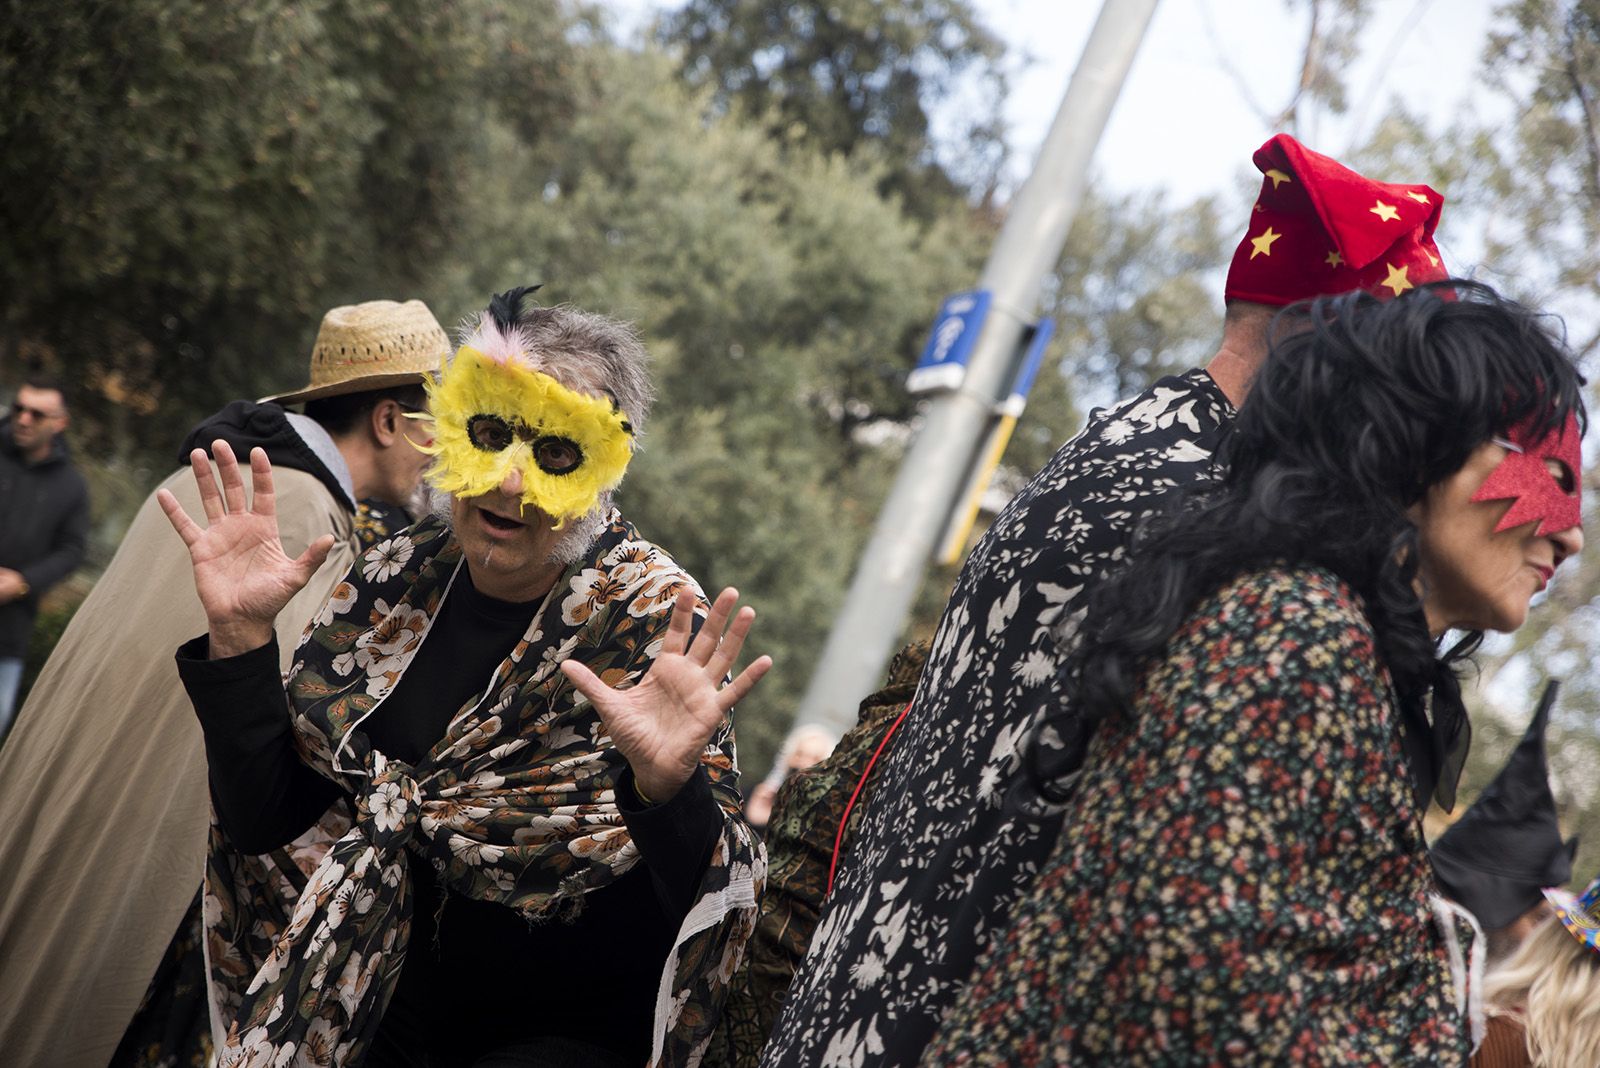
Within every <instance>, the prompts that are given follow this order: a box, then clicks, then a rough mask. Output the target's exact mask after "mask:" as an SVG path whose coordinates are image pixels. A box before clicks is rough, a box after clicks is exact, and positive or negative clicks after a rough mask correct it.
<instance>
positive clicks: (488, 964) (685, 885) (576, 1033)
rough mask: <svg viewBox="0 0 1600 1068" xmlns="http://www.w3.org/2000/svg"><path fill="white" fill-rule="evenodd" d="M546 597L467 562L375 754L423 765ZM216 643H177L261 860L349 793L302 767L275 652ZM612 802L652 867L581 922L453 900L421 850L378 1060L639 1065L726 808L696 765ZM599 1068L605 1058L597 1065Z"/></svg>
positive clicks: (378, 719) (234, 807)
mask: <svg viewBox="0 0 1600 1068" xmlns="http://www.w3.org/2000/svg"><path fill="white" fill-rule="evenodd" d="M538 608H539V603H538V602H530V603H524V604H514V603H510V602H505V601H498V600H495V599H493V598H490V597H486V596H485V595H483V594H482V593H480V592H479V591H478V590H477V589H475V588H474V587H473V586H472V583H471V580H470V578H469V577H468V575H467V572H466V569H464V568H463V569H462V572H461V575H460V577H459V578H458V579H457V580H456V584H455V586H454V588H452V589H451V591H450V594H449V596H447V597H446V598H445V600H444V603H443V605H442V606H441V608H440V612H439V615H438V617H437V618H436V619H435V621H434V623H433V626H432V628H431V629H430V630H429V632H428V635H427V637H426V639H425V640H424V642H423V644H422V647H421V649H419V650H418V651H417V653H416V655H415V656H414V658H413V659H412V661H411V664H410V665H409V666H408V668H407V670H406V672H405V674H404V675H403V676H402V677H401V679H400V681H399V683H398V684H397V685H396V687H395V689H394V690H393V692H392V693H391V694H390V695H389V697H388V698H387V699H386V700H384V701H383V702H382V703H381V704H380V705H379V706H378V707H377V708H376V709H375V710H373V712H372V713H371V714H370V715H369V716H368V717H367V718H366V719H365V720H364V721H363V722H362V724H361V725H360V728H359V729H360V730H361V731H362V732H363V733H365V734H366V735H367V737H368V739H369V740H370V741H371V743H372V745H373V747H374V748H375V749H377V750H379V751H380V752H382V753H384V754H385V755H386V756H389V757H391V758H393V759H395V760H401V761H405V762H406V763H415V762H417V761H419V760H420V759H421V758H422V757H423V756H424V755H425V754H426V752H427V750H428V749H430V748H432V746H433V745H434V743H436V742H437V741H438V740H439V739H441V738H443V737H444V734H445V731H446V729H447V728H448V726H449V724H450V722H451V720H453V719H454V718H455V716H456V714H457V713H458V712H459V711H460V710H461V709H462V708H463V707H464V706H465V705H466V704H467V702H468V701H470V700H472V698H473V697H474V696H475V695H477V696H479V697H481V696H482V695H483V694H484V693H485V692H486V691H487V690H488V688H489V683H490V680H491V678H492V676H493V673H494V671H495V669H496V667H498V666H499V664H500V663H501V661H503V660H504V659H505V657H506V656H507V655H509V653H510V651H511V649H512V648H513V646H515V644H516V643H517V641H519V640H520V639H521V637H522V635H523V633H524V632H525V631H526V630H527V628H528V625H529V623H530V622H531V621H532V619H533V616H534V614H535V612H536V611H537V610H538ZM206 655H207V649H206V639H205V638H199V639H196V640H195V641H194V642H191V643H189V644H188V645H186V646H184V647H183V648H182V649H180V650H179V654H178V664H179V671H180V674H181V675H182V676H183V680H184V685H185V686H186V688H187V689H188V690H189V693H190V696H191V698H192V699H193V701H194V704H195V708H196V711H197V713H198V714H199V716H200V721H201V725H202V727H203V728H204V731H205V738H206V755H207V760H208V762H209V765H210V768H211V790H212V795H213V800H214V803H215V805H216V810H217V816H218V819H219V820H220V821H221V822H222V825H223V827H224V828H225V829H226V830H227V832H228V834H229V836H230V837H231V838H232V839H233V840H234V841H235V842H236V843H238V844H239V845H240V846H241V848H245V849H249V850H254V851H259V852H266V851H268V850H271V849H275V848H278V847H280V846H282V845H285V844H287V843H288V842H290V841H292V840H293V839H294V838H295V837H297V836H298V835H299V834H300V833H301V832H303V831H304V830H305V829H306V828H307V827H308V826H310V824H311V823H312V821H314V820H315V819H316V818H317V817H318V816H320V815H321V814H322V812H324V811H325V810H326V809H327V807H328V805H330V804H332V803H334V802H336V801H337V800H338V799H339V798H340V797H341V796H343V794H344V790H343V788H342V787H340V786H339V785H338V784H336V783H333V782H331V781H330V780H328V779H326V778H323V777H322V776H321V775H319V774H318V773H316V772H315V771H312V770H311V769H310V768H308V767H306V766H305V765H304V764H303V763H301V762H300V761H299V759H298V757H297V756H296V754H295V752H294V749H293V747H292V743H291V740H290V733H289V724H288V717H287V715H286V714H285V711H284V697H283V691H282V688H281V686H280V685H279V683H278V676H277V670H276V668H277V650H276V648H275V644H274V643H269V644H268V645H267V646H264V647H262V648H261V649H257V650H254V651H252V652H249V653H245V654H243V655H242V656H238V657H232V658H229V659H226V660H217V661H208V660H206V659H205V657H206ZM617 797H618V805H619V807H620V808H621V809H622V812H623V817H624V819H625V821H626V823H627V826H628V830H629V832H630V833H631V835H632V836H633V839H634V841H635V843H636V844H637V845H638V847H639V851H640V854H641V856H642V858H643V860H644V863H642V864H639V865H637V866H635V867H634V868H633V869H632V870H631V871H629V872H628V873H627V874H625V875H623V876H622V877H620V878H619V879H618V880H617V881H616V882H614V883H612V884H611V885H610V886H607V887H604V888H601V889H599V890H595V891H593V892H591V893H589V894H587V895H585V896H584V902H583V910H582V911H581V912H580V913H579V914H578V916H577V917H576V918H574V919H573V920H572V921H571V922H562V921H560V920H550V921H547V922H544V923H541V924H537V925H534V924H530V923H529V922H528V921H527V920H526V919H524V918H523V917H522V916H521V915H520V914H518V913H516V912H514V911H512V910H511V909H509V908H506V907H505V906H503V905H500V904H498V903H496V902H489V901H477V900H472V899H469V898H466V897H463V896H462V895H460V894H458V893H454V892H445V893H443V895H442V896H443V901H442V903H441V887H440V886H439V884H438V882H437V880H436V879H435V876H434V872H433V870H432V868H431V866H430V865H429V864H427V863H426V862H425V861H423V860H421V859H420V858H419V856H418V854H417V853H416V852H414V851H413V852H412V854H411V864H410V872H411V886H412V892H413V894H414V897H413V911H412V927H411V938H410V943H409V949H408V951H407V955H406V963H405V967H404V969H403V970H402V972H401V975H400V980H399V985H398V987H397V988H396V991H395V995H394V998H393V999H392V1000H391V1002H390V1004H389V1007H388V1009H387V1010H386V1012H385V1014H384V1020H383V1024H382V1027H381V1031H380V1036H379V1039H378V1041H377V1042H375V1044H374V1049H373V1054H372V1057H371V1058H369V1061H370V1063H372V1064H377V1063H379V1061H380V1059H381V1060H383V1061H384V1062H386V1063H389V1062H400V1061H401V1058H402V1057H405V1056H406V1055H407V1053H408V1051H425V1052H426V1054H427V1057H426V1059H425V1060H423V1059H420V1058H413V1059H410V1060H407V1061H404V1063H428V1064H430V1065H450V1064H456V1063H470V1062H471V1060H472V1059H473V1058H474V1057H476V1056H478V1055H480V1054H482V1053H485V1052H487V1051H489V1050H493V1049H496V1048H500V1047H503V1046H507V1045H513V1044H516V1043H521V1042H530V1041H536V1040H538V1039H541V1038H547V1037H550V1036H563V1037H568V1038H572V1039H576V1040H579V1041H580V1042H583V1043H587V1044H590V1045H593V1046H597V1047H599V1048H600V1049H599V1050H597V1051H596V1052H597V1055H598V1054H600V1053H601V1051H610V1052H611V1053H613V1054H615V1055H619V1056H622V1057H626V1058H628V1059H629V1060H630V1061H632V1062H633V1063H643V1062H644V1061H645V1060H646V1059H648V1056H649V1052H650V1032H651V1023H652V1020H653V1016H654V1008H655V1000H656V990H657V986H658V981H659V979H660V975H661V968H662V965H663V963H664V962H665V960H666V957H667V954H668V952H669V951H670V950H671V948H672V942H673V936H674V935H675V934H676V932H677V928H678V926H679V924H680V923H681V922H682V919H683V917H684V915H685V914H686V913H687V912H688V909H689V906H690V905H691V904H692V903H693V900H694V893H695V890H696V888H697V886H698V884H699V880H700V876H701V874H702V873H703V872H704V870H705V866H706V864H707V862H708V861H709V858H710V853H711V849H712V846H713V845H714V844H715V841H716V837H717V834H718V832H719V829H720V825H721V814H720V812H719V811H718V809H717V807H716V802H715V801H714V799H713V798H712V796H711V789H710V782H709V780H708V779H707V778H706V775H705V773H704V772H703V771H697V772H696V773H695V775H694V777H693V778H691V779H690V780H689V782H688V783H687V784H685V786H684V787H683V788H682V789H681V790H680V791H679V792H678V793H677V794H675V795H674V796H673V797H672V798H670V799H669V800H667V801H666V802H664V803H662V804H659V805H654V806H650V807H646V806H644V805H643V804H642V802H640V801H639V800H638V798H637V795H636V794H635V793H634V791H633V777H632V774H631V772H624V773H623V775H622V776H621V779H620V781H619V783H618V789H617ZM601 1063H604V1062H603V1061H602V1062H601Z"/></svg>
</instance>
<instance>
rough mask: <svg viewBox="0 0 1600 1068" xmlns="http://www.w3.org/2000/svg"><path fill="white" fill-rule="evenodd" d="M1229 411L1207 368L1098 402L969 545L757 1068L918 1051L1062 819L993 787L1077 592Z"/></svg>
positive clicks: (1007, 765) (902, 1060)
mask: <svg viewBox="0 0 1600 1068" xmlns="http://www.w3.org/2000/svg"><path fill="white" fill-rule="evenodd" d="M1232 417H1233V408H1232V406H1231V405H1229V403H1228V400H1227V398H1226V397H1225V396H1223V394H1222V392H1221V391H1220V390H1219V389H1218V388H1217V386H1216V384H1215V383H1214V382H1213V381H1212V380H1211V378H1210V376H1208V375H1206V374H1205V372H1203V371H1190V372H1188V373H1186V374H1184V375H1182V376H1180V377H1175V378H1165V379H1162V380H1161V381H1160V382H1157V383H1156V384H1155V385H1154V386H1152V387H1151V388H1150V389H1149V390H1147V391H1146V392H1145V393H1143V394H1141V395H1140V396H1137V397H1134V398H1132V399H1130V400H1127V401H1125V402H1123V403H1122V404H1119V405H1117V406H1116V407H1114V408H1112V409H1110V410H1107V411H1099V412H1096V413H1094V414H1093V415H1091V416H1090V418H1089V421H1088V423H1087V424H1086V425H1085V427H1084V429H1083V431H1082V432H1081V433H1080V434H1078V436H1077V437H1075V438H1073V440H1071V441H1069V442H1067V444H1065V445H1063V446H1062V447H1061V449H1060V451H1058V452H1057V453H1056V455H1055V457H1054V458H1053V459H1052V460H1051V461H1050V463H1049V464H1047V465H1046V466H1045V467H1044V469H1043V470H1041V471H1040V472H1039V473H1038V474H1037V475H1036V476H1034V478H1033V480H1032V481H1031V482H1029V484H1028V486H1027V487H1026V488H1025V489H1024V490H1023V491H1022V493H1020V494H1019V495H1018V496H1017V497H1016V498H1015V499H1014V500H1013V501H1012V502H1011V503H1010V504H1009V505H1008V506H1007V507H1006V509H1005V510H1004V511H1003V512H1001V513H1000V515H999V517H998V518H996V520H995V522H994V525H993V526H991V527H990V528H989V531H988V532H987V533H986V534H985V535H984V537H983V538H982V539H981V540H980V541H979V542H978V544H977V546H976V547H975V548H974V549H973V551H972V554H971V556H969V557H968V559H967V563H966V565H965V566H964V567H963V568H962V571H961V576H960V578H958V579H957V581H956V586H955V590H954V592H953V593H952V595H951V598H950V602H949V604H948V605H947V606H946V607H945V613H944V618H943V619H942V620H941V621H940V624H939V629H938V631H937V633H936V634H935V635H934V640H933V650H932V654H931V656H930V657H929V660H928V665H927V667H926V668H925V669H924V671H923V673H922V678H921V681H920V682H919V683H918V687H917V694H916V698H915V702H914V706H913V708H912V712H911V714H910V715H909V716H907V717H906V719H905V721H904V722H903V723H902V724H901V725H900V728H899V730H898V731H897V732H896V733H895V736H894V738H893V740H892V741H891V742H890V743H889V745H888V747H887V748H886V749H885V750H884V753H883V756H882V757H881V758H879V761H878V765H877V768H878V769H879V770H875V771H874V775H873V777H874V780H875V782H874V783H873V785H872V788H871V791H870V793H868V792H863V794H862V798H861V800H860V801H858V802H857V807H858V808H860V807H862V806H865V809H866V811H865V814H864V815H863V817H862V819H861V821H860V828H859V831H858V832H857V833H856V834H855V835H854V836H853V838H852V839H851V841H850V842H849V843H848V848H847V852H846V853H845V855H844V858H843V860H842V861H841V863H840V870H839V875H838V878H837V881H836V882H835V884H834V888H833V893H832V895H831V896H830V897H829V900H828V905H827V908H826V910H825V911H824V913H823V915H822V918H821V922H820V923H819V925H818V927H817V931H816V936H815V939H814V942H813V945H812V946H811V952H810V955H809V956H808V957H807V958H806V960H805V963H804V965H803V966H802V967H801V969H800V971H799V973H798V974H797V975H796V977H795V983H794V986H793V987H792V988H791V989H790V991H789V994H788V997H787V999H786V1000H785V1002H784V1008H783V1015H782V1016H781V1018H780V1019H779V1022H778V1025H777V1027H776V1028H775V1029H774V1032H773V1037H772V1040H771V1042H770V1043H769V1044H768V1046H767V1049H766V1052H765V1054H764V1056H763V1058H762V1064H764V1065H771V1066H777V1065H782V1066H785V1068H819V1066H820V1068H853V1066H855V1065H862V1064H871V1065H884V1066H888V1065H909V1064H915V1063H917V1060H918V1058H919V1057H920V1056H921V1054H922V1050H923V1048H924V1047H925V1046H926V1045H927V1042H928V1039H929V1037H930V1036H931V1035H932V1033H933V1029H934V1027H935V1026H936V1025H937V1023H938V1021H939V1018H940V1016H941V1015H942V1014H943V1012H944V1011H945V1009H946V1008H947V1007H948V1006H949V1005H950V1004H951V1002H952V1001H953V1000H955V999H956V998H957V997H958V996H959V992H960V989H961V986H962V984H964V983H965V982H966V980H967V978H968V976H969V975H970V974H971V973H972V967H973V964H974V962H975V961H976V959H977V956H978V953H979V951H980V950H981V949H982V948H983V945H984V943H985V941H986V940H987V938H988V936H989V933H990V932H991V931H992V930H994V929H995V928H996V927H997V926H999V925H1000V924H1001V923H1003V921H1004V918H1005V915H1006V913H1007V911H1008V910H1009V908H1010V906H1011V905H1012V903H1014V902H1015V901H1016V900H1017V899H1018V898H1019V897H1020V896H1021V895H1022V893H1023V892H1024V891H1025V890H1026V889H1027V887H1028V886H1029V885H1030V884H1031V883H1032V881H1033V878H1034V876H1035V875H1037V873H1038V871H1039V869H1040V866H1041V865H1042V864H1043V863H1044V861H1045V859H1046V858H1047V857H1048V856H1049V854H1050V849H1051V847H1052V846H1053V845H1054V844H1055V840H1056V837H1057V834H1058V832H1059V828H1060V820H1059V817H1056V818H1053V819H1052V818H1039V819H1035V818H1031V817H1029V818H1024V817H1022V816H1018V815H1013V814H1012V812H1011V811H1009V810H1008V809H1007V808H1006V807H1005V803H1004V802H1005V797H1006V794H1007V792H1008V790H1009V789H1010V787H1011V785H1012V783H1013V781H1014V780H1015V778H1016V776H1017V774H1018V771H1019V769H1020V767H1021V759H1022V752H1023V746H1024V744H1025V742H1026V739H1027V736H1028V732H1029V730H1030V729H1031V727H1032V725H1033V723H1034V720H1035V718H1036V717H1037V715H1038V713H1039V712H1040V711H1041V710H1042V709H1044V708H1046V707H1050V706H1054V705H1056V704H1058V703H1059V702H1060V700H1061V694H1060V689H1059V683H1058V681H1057V665H1058V663H1059V659H1060V652H1059V649H1060V645H1061V643H1062V642H1063V641H1071V638H1072V633H1073V630H1074V628H1075V626H1076V623H1077V620H1078V618H1079V616H1080V614H1081V611H1082V602H1083V595H1084V591H1085V589H1086V588H1087V587H1088V586H1089V585H1090V584H1091V583H1093V582H1095V581H1097V580H1098V579H1099V578H1100V577H1101V576H1103V575H1104V574H1106V573H1107V572H1109V571H1110V570H1111V569H1113V568H1115V567H1116V566H1118V564H1119V563H1120V561H1121V560H1122V558H1123V555H1124V553H1125V552H1126V550H1127V546H1128V543H1129V541H1130V540H1131V539H1132V536H1133V533H1134V531H1135V530H1136V529H1137V527H1138V525H1139V524H1140V523H1141V522H1143V521H1144V520H1145V519H1146V518H1147V517H1149V516H1150V515H1152V514H1153V513H1155V512H1157V511H1158V510H1159V509H1160V508H1161V506H1162V505H1161V501H1162V499H1163V498H1165V497H1166V496H1167V495H1168V494H1169V493H1171V492H1172V491H1173V490H1174V489H1176V488H1178V487H1185V486H1191V485H1194V484H1196V483H1200V482H1205V481H1209V480H1210V479H1211V478H1212V477H1213V471H1212V462H1211V454H1212V452H1213V450H1214V449H1215V448H1216V444H1217V442H1218V440H1219V439H1220V437H1221V435H1222V432H1223V430H1224V429H1225V427H1226V426H1227V424H1228V422H1229V421H1230V420H1231V419H1232ZM870 755H871V753H870V748H869V749H868V751H867V752H866V753H865V754H863V755H862V756H861V762H862V764H863V765H864V764H865V762H866V759H867V758H868V757H869V756H870ZM841 774H843V772H841ZM859 777H860V770H859V769H857V770H856V771H855V778H857V779H859ZM851 786H852V788H853V787H854V782H853V781H852V783H851Z"/></svg>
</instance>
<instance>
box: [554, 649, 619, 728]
mask: <svg viewBox="0 0 1600 1068" xmlns="http://www.w3.org/2000/svg"><path fill="white" fill-rule="evenodd" d="M561 673H562V674H563V675H565V676H566V677H567V681H568V682H570V683H572V685H573V686H574V687H576V688H577V691H578V692H579V693H581V694H583V696H584V697H585V698H587V699H588V701H589V703H590V704H591V705H593V706H594V707H595V711H597V712H600V713H602V714H604V712H605V705H606V702H607V701H609V700H610V697H611V693H612V690H611V687H609V686H607V685H606V684H605V683H604V682H602V681H601V680H600V676H598V675H596V674H595V673H594V672H592V671H590V670H589V669H588V668H587V667H586V666H584V665H583V664H580V663H578V662H577V661H576V660H573V659H570V658H568V659H566V660H563V661H562V662H561Z"/></svg>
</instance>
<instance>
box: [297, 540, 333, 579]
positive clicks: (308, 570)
mask: <svg viewBox="0 0 1600 1068" xmlns="http://www.w3.org/2000/svg"><path fill="white" fill-rule="evenodd" d="M332 551H333V535H332V534H324V535H322V537H320V538H318V539H317V540H316V541H314V542H312V543H311V544H310V545H307V546H306V551H305V552H303V553H301V554H300V556H299V558H298V559H297V560H295V562H294V564H295V567H296V568H297V569H298V570H299V572H300V585H302V586H304V585H305V584H306V583H308V582H310V581H311V576H312V575H315V574H316V573H317V568H319V567H321V566H322V563H323V561H325V560H326V559H328V553H330V552H332Z"/></svg>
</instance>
